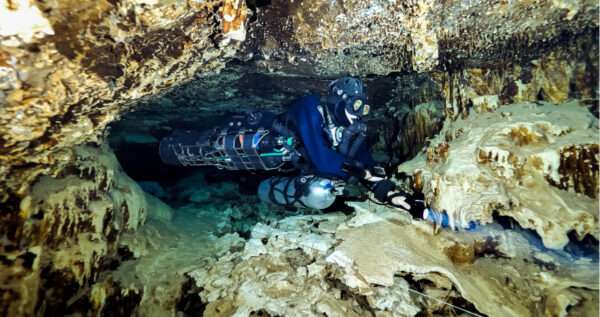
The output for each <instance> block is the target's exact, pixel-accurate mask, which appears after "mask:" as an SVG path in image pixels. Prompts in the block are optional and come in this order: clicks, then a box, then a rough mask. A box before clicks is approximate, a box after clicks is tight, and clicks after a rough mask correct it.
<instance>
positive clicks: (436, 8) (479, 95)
mask: <svg viewBox="0 0 600 317" xmlns="http://www.w3.org/2000/svg"><path fill="white" fill-rule="evenodd" d="M598 9H599V6H598V4H597V3H596V2H594V1H591V0H583V1H571V0H564V1H537V2H518V1H517V2H511V1H508V2H507V1H500V2H498V1H483V2H469V1H466V2H465V1H462V2H460V1H446V2H440V1H430V0H422V1H409V2H406V1H365V0H339V1H323V0H307V1H262V0H246V1H243V0H224V1H194V0H190V1H181V0H175V1H166V0H154V1H151V0H121V1H114V0H102V1H94V2H85V1H27V0H0V235H1V238H2V242H0V294H1V296H2V298H3V300H2V301H1V304H0V314H1V315H11V316H12V315H25V316H30V315H64V314H83V315H97V314H102V315H131V314H134V313H136V312H137V313H138V314H141V315H153V314H154V315H159V316H162V315H175V314H189V315H194V314H196V315H197V314H198V313H200V312H203V313H204V314H205V315H207V316H213V315H215V316H223V315H237V316H270V315H303V314H304V315H323V314H326V315H327V316H353V315H355V316H365V315H366V316H369V315H370V316H400V315H401V316H414V315H417V314H432V315H435V314H437V315H458V314H461V313H465V312H464V311H463V312H461V311H460V310H459V309H457V308H452V306H449V305H447V304H446V303H449V304H453V305H455V306H456V307H460V308H464V309H466V310H468V311H471V312H474V313H477V314H485V315H490V316H493V315H502V316H505V315H506V316H540V315H544V316H546V315H552V316H554V315H556V316H564V315H573V316H585V315H593V313H592V312H596V311H597V310H598V306H597V301H598V284H597V280H598V267H597V261H596V260H594V259H590V258H589V256H588V257H586V256H578V255H576V254H573V252H570V251H569V250H570V248H571V247H573V245H575V246H577V245H578V243H582V244H586V243H587V244H588V245H589V244H590V241H591V243H592V244H597V239H598V234H599V229H598V215H597V213H596V212H597V210H598V202H597V199H598V159H599V153H598V120H597V116H598V110H597V109H598V89H597V87H598V67H599V65H598V59H597V56H598V43H597V41H596V40H597V38H598V24H599V23H598V12H599V10H598ZM342 74H353V75H358V76H362V77H363V78H364V79H365V82H366V84H367V86H368V89H369V92H370V93H369V101H370V103H371V104H372V105H373V110H374V111H373V115H372V116H371V118H370V120H369V122H368V124H369V126H370V131H371V132H370V135H369V142H370V143H372V144H373V148H374V150H375V151H376V157H378V158H381V159H383V160H385V161H386V162H389V163H390V164H392V165H394V166H396V165H397V164H398V163H401V162H404V161H406V160H409V159H411V158H413V157H414V156H415V155H417V156H416V157H415V158H414V159H412V160H411V161H409V162H406V163H404V164H403V165H401V166H400V167H399V168H398V172H397V173H396V176H397V178H396V180H397V181H398V182H400V181H401V180H408V181H407V182H405V183H404V184H403V186H405V187H407V188H412V189H413V190H417V191H422V192H423V193H424V194H425V195H426V197H427V200H428V202H429V203H430V204H431V205H432V206H434V207H435V208H437V209H440V210H446V211H447V212H448V213H449V214H450V215H451V217H452V219H453V220H454V221H455V223H456V224H459V225H460V224H461V223H464V222H465V221H469V220H476V221H478V222H479V223H480V224H489V223H492V222H495V223H494V224H490V225H487V226H484V229H482V230H481V231H478V232H475V233H470V234H468V233H455V232H441V233H437V234H436V233H435V232H432V230H431V228H430V227H429V226H427V225H425V224H424V223H422V222H420V221H415V220H411V219H410V218H409V217H408V216H406V215H405V214H404V213H402V212H398V211H391V210H387V209H385V208H380V207H375V206H374V205H370V204H368V203H354V204H353V208H354V211H351V210H349V209H352V208H346V209H345V211H346V214H341V213H338V212H334V213H328V214H324V215H312V216H311V215H308V212H307V214H306V215H301V216H298V217H292V216H289V212H288V211H285V210H280V209H270V208H268V207H266V206H264V205H259V204H257V202H256V200H255V199H250V198H247V197H246V198H239V197H240V191H241V189H240V188H237V187H235V186H233V187H232V185H224V186H222V187H219V186H217V185H212V184H209V183H208V182H204V177H205V175H200V174H198V175H200V176H198V175H194V176H192V177H191V178H188V179H185V180H181V179H179V180H177V182H175V183H174V184H167V185H165V184H160V183H158V182H152V181H148V182H146V183H144V184H142V186H143V188H144V190H146V191H148V192H152V193H153V194H155V195H157V196H160V197H161V198H162V199H165V200H169V203H170V204H171V205H172V207H170V206H167V205H166V204H165V203H164V202H161V201H160V200H159V199H158V198H156V197H153V196H151V195H149V194H147V193H145V192H144V191H143V190H142V188H141V187H140V186H139V185H138V184H137V183H136V182H134V181H133V180H132V179H131V178H129V176H127V175H126V174H125V172H124V171H123V169H122V168H121V166H120V165H119V162H117V159H116V158H115V156H114V155H113V153H112V150H111V149H110V148H109V147H108V140H109V136H110V138H111V142H112V143H111V144H112V146H113V147H115V151H116V152H117V154H119V153H120V152H119V150H120V149H123V148H127V147H128V146H131V144H137V145H141V146H140V147H138V148H136V149H141V150H144V151H153V150H154V149H153V148H152V145H153V144H154V142H155V141H156V140H157V139H158V138H159V137H160V136H161V135H163V134H164V133H165V132H167V131H169V130H170V129H171V126H172V125H175V124H174V122H176V123H177V124H193V125H194V127H196V128H201V127H203V124H204V126H206V125H207V124H212V123H214V122H218V120H220V119H221V118H220V116H221V115H222V114H223V113H224V112H228V111H239V110H247V109H256V108H258V109H264V110H272V111H276V112H279V111H283V110H284V109H285V106H286V104H287V103H288V102H289V101H291V100H292V99H293V98H295V97H297V96H298V95H301V94H304V93H307V92H310V91H313V92H314V91H316V92H323V91H324V89H325V87H326V84H327V83H328V82H329V80H331V79H332V78H333V77H336V76H339V75H342ZM135 110H139V111H137V112H131V111H135ZM589 110H591V111H589ZM594 116H595V117H594ZM213 119H214V120H213ZM119 120H122V121H121V122H118V121H119ZM199 122H200V123H199ZM109 124H112V132H111V131H110V129H109ZM111 133H112V135H111ZM145 153H147V152H140V153H138V155H139V156H141V157H144V159H145V160H146V161H145V162H144V163H143V164H142V163H139V164H140V165H141V166H144V168H146V167H149V168H152V166H150V164H152V163H153V162H152V160H151V158H150V157H146V156H145V155H144V154H145ZM121 163H122V164H123V165H124V167H125V168H126V169H127V168H128V166H126V165H128V164H129V163H128V162H126V161H121ZM144 164H145V165H144ZM168 173H173V174H176V173H177V171H168ZM158 174H160V173H159V171H158V169H157V175H158ZM165 174H167V172H164V171H163V172H162V174H160V175H165ZM406 175H408V176H410V177H408V178H407V177H405V176H406ZM401 176H402V177H401ZM238 181H239V179H238ZM228 186H229V187H228ZM340 208H341V207H340ZM286 216H289V217H286ZM504 218H508V219H511V220H510V221H512V222H514V226H515V228H514V230H504V229H503V228H501V227H500V225H498V224H497V222H501V221H500V220H502V219H504ZM196 229H200V230H198V231H201V233H199V232H198V231H196ZM532 232H535V233H532ZM538 236H539V237H540V238H541V241H542V242H543V246H542V245H536V243H535V241H537V240H536V239H538ZM532 241H534V242H532ZM373 246H377V248H374V247H373ZM547 248H551V249H553V250H552V251H551V252H550V251H549V250H548V249H547ZM199 250H201V251H199ZM596 252H597V247H596ZM173 258H176V260H172V259H173ZM586 261H587V262H586ZM157 275H160V277H158V278H157V277H156V276H157ZM440 300H442V301H443V302H440ZM444 302H445V303H444Z"/></svg>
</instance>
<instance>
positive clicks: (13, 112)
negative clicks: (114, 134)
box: [0, 0, 247, 202]
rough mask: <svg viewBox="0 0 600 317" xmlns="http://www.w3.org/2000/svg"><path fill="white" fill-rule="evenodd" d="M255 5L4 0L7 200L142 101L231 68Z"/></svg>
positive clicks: (0, 128) (1, 111) (2, 170)
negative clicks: (227, 66)
mask: <svg viewBox="0 0 600 317" xmlns="http://www.w3.org/2000/svg"><path fill="white" fill-rule="evenodd" d="M246 10H247V9H246V6H245V2H244V1H237V0H236V1H229V0H228V1H225V2H222V1H216V2H215V1H205V2H197V1H196V2H195V1H191V2H190V1H175V2H173V1H133V0H132V1H118V2H114V1H99V2H93V3H91V2H90V3H87V2H81V1H80V2H77V1H67V2H44V3H35V4H34V3H29V1H2V2H1V3H0V21H1V22H0V23H1V24H0V43H1V45H0V74H1V75H2V80H1V81H0V82H1V83H0V88H1V91H0V104H1V105H2V106H1V107H0V144H1V147H0V166H1V167H0V179H1V181H0V201H2V202H5V201H6V200H7V199H8V198H9V195H11V194H14V193H15V192H16V191H17V190H18V186H20V185H24V184H23V183H25V184H29V183H30V182H31V181H32V179H33V178H35V175H38V174H40V173H42V172H43V171H42V170H49V169H53V167H54V166H55V165H56V164H55V163H54V162H56V161H57V160H59V159H60V158H59V157H57V156H58V152H59V151H60V150H61V149H64V148H68V147H72V146H74V145H77V144H81V143H84V142H87V141H94V140H99V137H101V136H102V134H103V133H104V129H105V127H106V126H107V125H108V123H110V122H112V121H114V120H115V119H116V118H118V117H119V115H120V114H121V113H123V112H124V111H125V110H126V109H127V108H128V107H127V105H128V104H130V103H132V102H133V101H137V100H139V99H140V98H143V97H145V96H150V95H155V94H159V93H161V92H164V91H165V90H166V89H168V88H171V87H172V86H173V85H175V84H178V83H182V82H185V81H188V80H190V79H192V78H193V77H194V76H195V75H202V74H210V73H214V72H217V71H219V70H220V69H221V68H223V67H224V63H225V62H226V61H227V60H229V58H230V57H231V56H232V55H233V54H235V52H236V49H237V47H238V46H239V41H237V40H241V39H243V33H244V32H245V31H244V30H245V17H246ZM219 11H220V12H219ZM229 38H234V39H236V40H233V41H231V40H227V41H222V40H223V39H229ZM166 39H168V40H166ZM25 164H36V165H38V166H37V167H32V166H29V167H28V168H22V167H20V166H23V165H25ZM46 173H47V171H46ZM19 174H20V175H21V178H19V177H18V176H17V175H19Z"/></svg>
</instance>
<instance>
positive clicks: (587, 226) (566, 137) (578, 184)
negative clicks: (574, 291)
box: [400, 102, 599, 248]
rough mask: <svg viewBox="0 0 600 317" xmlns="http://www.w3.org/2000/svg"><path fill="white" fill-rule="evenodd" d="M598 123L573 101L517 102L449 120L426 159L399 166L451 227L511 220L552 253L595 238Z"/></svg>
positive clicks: (596, 232)
mask: <svg viewBox="0 0 600 317" xmlns="http://www.w3.org/2000/svg"><path fill="white" fill-rule="evenodd" d="M597 140H598V120H597V119H596V118H595V117H594V116H593V115H591V114H590V113H589V112H588V111H587V109H586V108H585V107H583V106H582V105H581V104H579V103H577V102H570V103H566V104H562V105H559V106H554V105H551V104H520V105H510V106H503V107H500V108H498V109H497V110H496V111H495V112H484V113H479V114H471V115H470V116H469V117H467V118H466V119H459V120H457V121H455V122H451V121H446V124H445V126H444V128H443V130H442V132H441V133H440V135H439V136H438V137H436V139H435V140H433V142H432V144H431V146H430V147H429V148H428V150H427V154H426V155H421V156H419V157H417V158H416V159H414V160H413V161H412V162H408V163H406V164H404V165H403V166H401V167H400V169H401V170H403V171H405V172H408V173H411V174H413V173H414V174H415V176H416V179H415V183H416V185H417V187H418V189H419V190H422V191H423V193H425V195H426V197H427V200H428V202H429V203H430V204H431V205H432V206H433V208H434V209H437V210H446V211H447V212H448V213H449V215H450V216H451V218H452V219H453V220H454V221H456V224H462V225H464V224H466V223H468V221H471V220H474V221H479V222H481V223H489V222H492V213H493V212H494V211H496V212H498V213H499V214H500V215H504V216H509V217H512V218H514V219H515V220H517V221H518V222H519V224H520V225H521V226H522V227H524V228H531V229H533V230H535V231H536V232H537V233H538V234H539V235H540V236H541V237H542V239H543V240H544V244H545V245H546V246H547V247H551V248H562V247H564V246H565V245H566V244H567V242H568V241H569V239H568V237H567V234H568V233H569V232H571V231H574V232H575V233H576V234H577V236H578V237H580V238H583V237H584V236H585V235H586V234H590V235H592V236H594V237H596V238H598V234H599V228H598V216H597V210H598V201H597V199H596V198H597V197H598V196H597V195H598V181H597V179H598V160H599V157H598V144H597Z"/></svg>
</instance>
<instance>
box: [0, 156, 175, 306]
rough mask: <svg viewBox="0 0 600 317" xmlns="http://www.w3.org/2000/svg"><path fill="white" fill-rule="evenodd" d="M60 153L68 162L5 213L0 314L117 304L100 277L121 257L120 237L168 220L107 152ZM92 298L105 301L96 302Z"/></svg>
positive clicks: (116, 289)
mask: <svg viewBox="0 0 600 317" xmlns="http://www.w3.org/2000/svg"><path fill="white" fill-rule="evenodd" d="M62 154H63V155H64V156H65V159H64V161H65V162H68V163H66V164H63V165H61V166H60V167H61V169H60V172H59V173H58V174H56V175H48V176H43V177H41V178H40V179H39V180H37V181H36V182H35V184H34V185H33V186H32V188H31V190H30V191H29V192H28V194H27V195H26V196H25V197H24V198H23V199H22V200H21V202H20V212H19V213H18V214H16V215H11V214H10V213H6V214H3V219H2V220H3V227H2V231H3V234H5V236H4V239H5V241H4V242H3V244H2V251H3V257H2V259H3V261H2V264H1V265H2V269H1V270H0V271H1V272H2V273H1V274H0V284H1V285H2V287H1V291H2V296H3V298H4V299H5V300H3V301H2V303H3V304H2V305H1V306H0V311H1V312H2V313H3V314H4V315H9V316H19V315H33V314H34V313H35V314H39V315H44V314H49V315H62V314H65V313H74V312H76V311H82V312H86V313H87V312H89V311H95V312H98V313H100V312H101V311H102V306H94V304H93V302H94V301H100V302H101V304H102V305H104V302H106V301H108V300H109V299H110V298H113V299H112V300H118V299H117V298H114V296H112V295H111V294H113V295H115V296H116V297H120V296H121V295H122V294H120V289H121V288H122V287H121V286H120V285H119V284H118V283H113V282H112V281H111V280H110V279H109V278H106V276H105V275H104V273H103V272H104V271H106V270H108V269H110V268H114V266H115V265H118V264H119V261H120V260H121V259H122V258H123V256H124V254H123V253H122V252H121V251H120V250H118V246H119V244H118V243H119V239H120V237H121V236H122V235H123V234H124V233H125V232H129V231H134V230H136V229H137V228H138V227H140V226H141V225H142V224H144V222H145V221H146V219H147V218H148V217H154V218H156V219H161V220H165V219H169V218H170V217H171V214H172V210H171V209H170V207H168V206H166V205H165V204H164V203H162V202H160V201H158V199H156V198H154V197H152V196H149V195H147V194H145V193H144V192H143V191H142V189H141V188H140V187H139V186H138V185H137V183H135V182H134V181H133V180H131V178H129V177H128V176H127V175H126V174H125V173H123V171H122V170H121V168H120V166H119V163H118V162H117V160H116V158H115V157H114V155H113V154H112V153H111V152H110V150H109V149H107V147H102V148H99V147H94V146H85V147H76V148H74V149H72V150H70V151H63V152H62ZM69 156H70V157H71V159H68V158H67V157H69ZM11 216H12V217H11ZM90 288H91V289H93V290H94V291H91V293H90ZM94 292H100V293H102V294H103V295H102V297H101V298H94V296H96V295H97V294H96V293H94ZM132 294H133V293H132ZM138 296H141V293H138V294H137V295H135V297H136V298H137V297H138ZM138 302H139V298H138ZM134 306H135V305H134ZM107 309H115V307H108V308H107Z"/></svg>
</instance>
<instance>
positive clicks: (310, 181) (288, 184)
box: [258, 176, 336, 209]
mask: <svg viewBox="0 0 600 317" xmlns="http://www.w3.org/2000/svg"><path fill="white" fill-rule="evenodd" d="M258 197H259V198H260V200H262V201H264V202H267V203H272V204H276V205H281V206H295V207H307V208H314V209H325V208H327V207H329V206H331V205H332V204H333V202H334V201H335V197H336V187H335V183H334V181H332V180H330V179H327V178H321V177H316V176H296V177H278V176H275V177H271V178H268V179H266V180H264V181H262V182H261V183H260V185H259V186H258Z"/></svg>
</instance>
